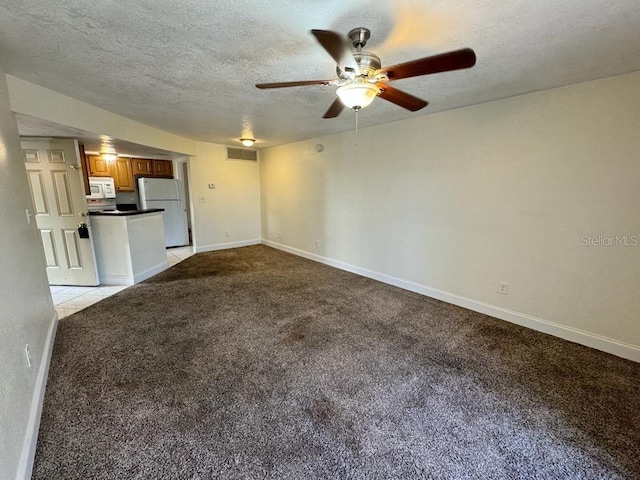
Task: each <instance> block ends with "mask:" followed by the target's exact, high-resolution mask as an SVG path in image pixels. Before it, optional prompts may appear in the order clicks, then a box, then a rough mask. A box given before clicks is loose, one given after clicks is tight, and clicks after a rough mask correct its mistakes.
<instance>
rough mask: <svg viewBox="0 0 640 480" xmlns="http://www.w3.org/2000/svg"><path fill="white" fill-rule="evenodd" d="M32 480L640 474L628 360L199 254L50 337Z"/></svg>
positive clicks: (290, 260)
mask: <svg viewBox="0 0 640 480" xmlns="http://www.w3.org/2000/svg"><path fill="white" fill-rule="evenodd" d="M541 301H543V299H541ZM603 321H606V319H603ZM34 478H37V479H47V480H50V479H103V478H104V479H107V478H108V479H113V478H118V479H138V478H139V479H143V478H144V479H164V478H166V479H177V478H180V479H183V478H184V479H205V478H238V479H240V478H242V479H245V478H246V479H254V478H255V479H267V478H268V479H307V478H346V479H383V478H385V479H386V478H433V479H453V478H469V479H488V478H491V479H516V478H523V479H525V478H526V479H534V478H535V479H556V478H563V479H569V478H570V479H595V478H606V479H631V478H640V364H637V363H633V362H630V361H625V360H622V359H620V358H617V357H614V356H611V355H608V354H605V353H601V352H598V351H595V350H591V349H589V348H586V347H582V346H579V345H576V344H572V343H569V342H566V341H563V340H559V339H556V338H553V337H550V336H547V335H544V334H541V333H538V332H535V331H532V330H528V329H526V328H522V327H519V326H516V325H512V324H509V323H506V322H503V321H500V320H496V319H493V318H490V317H487V316H484V315H480V314H478V313H474V312H471V311H469V310H465V309H462V308H459V307H455V306H452V305H449V304H446V303H443V302H440V301H436V300H432V299H429V298H427V297H423V296H420V295H417V294H414V293H411V292H407V291H403V290H400V289H397V288H394V287H391V286H388V285H385V284H382V283H379V282H376V281H373V280H369V279H366V278H362V277H359V276H357V275H353V274H350V273H346V272H343V271H341V270H336V269H333V268H330V267H327V266H324V265H320V264H317V263H314V262H312V261H309V260H305V259H303V258H299V257H296V256H293V255H289V254H287V253H283V252H280V251H277V250H274V249H271V248H268V247H265V246H254V247H246V248H240V249H235V250H227V251H219V252H211V253H202V254H198V255H195V256H193V257H191V258H189V259H187V260H185V261H184V262H182V263H180V264H178V265H176V266H175V267H173V268H171V269H170V270H167V271H165V272H163V273H162V274H160V275H157V276H156V277H154V278H152V279H150V280H148V281H146V282H143V283H141V284H138V285H136V286H133V287H131V288H128V289H126V290H124V291H122V292H120V293H118V294H117V295H115V296H113V297H110V298H108V299H106V300H103V301H101V302H99V303H97V304H95V305H93V306H91V307H89V308H87V309H85V310H83V311H81V312H79V313H76V314H75V315H73V316H71V317H68V318H65V319H63V320H62V321H61V322H60V325H59V328H58V333H57V337H56V342H55V346H54V352H53V358H52V362H51V370H50V373H49V383H48V385H47V390H46V398H45V402H44V412H43V417H42V424H41V428H40V435H39V438H38V447H37V453H36V461H35V468H34Z"/></svg>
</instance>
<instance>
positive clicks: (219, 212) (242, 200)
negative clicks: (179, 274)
mask: <svg viewBox="0 0 640 480" xmlns="http://www.w3.org/2000/svg"><path fill="white" fill-rule="evenodd" d="M226 155H227V152H226V147H225V146H224V145H218V144H214V143H204V142H198V143H197V144H196V157H192V158H190V159H189V179H190V195H191V207H192V220H193V222H192V228H193V242H194V245H195V248H196V252H203V251H207V250H217V249H222V248H231V247H239V246H243V245H251V244H255V243H260V236H261V235H260V170H259V164H258V162H250V161H244V160H227V158H226ZM209 183H213V184H214V185H215V189H210V188H209V187H208V184H209Z"/></svg>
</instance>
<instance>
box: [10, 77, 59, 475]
mask: <svg viewBox="0 0 640 480" xmlns="http://www.w3.org/2000/svg"><path fill="white" fill-rule="evenodd" d="M26 210H29V211H30V212H31V213H33V207H32V204H31V196H30V194H29V186H28V184H27V176H26V173H25V168H24V160H23V157H22V149H21V148H20V139H19V138H18V130H17V127H16V122H15V118H14V116H13V113H11V111H10V109H9V97H8V91H7V84H6V80H5V76H4V74H2V72H1V71H0V219H1V222H0V225H1V226H0V252H2V255H0V264H1V267H0V305H1V306H2V312H1V313H2V314H1V315H0V470H1V471H2V473H0V477H2V478H16V477H22V476H24V475H28V474H29V473H30V471H29V468H30V467H29V465H30V463H31V458H30V452H32V451H33V446H34V444H33V442H34V441H35V437H34V436H33V435H32V434H33V433H36V431H37V430H36V431H34V429H36V428H37V424H38V422H39V415H38V414H37V412H38V406H39V402H40V395H41V394H42V388H44V385H43V380H44V379H45V378H46V373H47V372H46V369H47V366H48V355H49V351H48V350H49V346H50V343H51V341H52V335H53V332H54V325H55V312H54V310H53V303H52V301H51V295H50V293H49V285H48V281H47V276H46V273H45V262H44V254H43V250H42V243H41V241H40V235H39V233H38V230H37V228H36V224H35V220H34V218H33V217H31V223H28V222H27V215H26V213H25V211H26ZM26 344H29V348H30V350H31V367H30V368H29V367H28V366H27V362H26V356H25V345H26Z"/></svg>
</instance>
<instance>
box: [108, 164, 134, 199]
mask: <svg viewBox="0 0 640 480" xmlns="http://www.w3.org/2000/svg"><path fill="white" fill-rule="evenodd" d="M110 167H111V173H112V174H113V179H114V183H115V184H116V190H117V191H118V192H135V191H136V184H135V180H134V178H133V170H132V169H131V159H130V158H127V157H118V158H117V159H116V161H115V162H113V163H112V164H111V165H110Z"/></svg>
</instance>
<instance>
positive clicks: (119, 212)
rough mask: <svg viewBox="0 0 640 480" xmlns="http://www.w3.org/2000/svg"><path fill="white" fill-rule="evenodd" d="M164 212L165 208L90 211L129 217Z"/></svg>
mask: <svg viewBox="0 0 640 480" xmlns="http://www.w3.org/2000/svg"><path fill="white" fill-rule="evenodd" d="M156 212H164V208H147V209H146V210H103V211H100V212H89V215H95V216H101V217H128V216H131V215H144V214H145V213H156Z"/></svg>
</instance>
